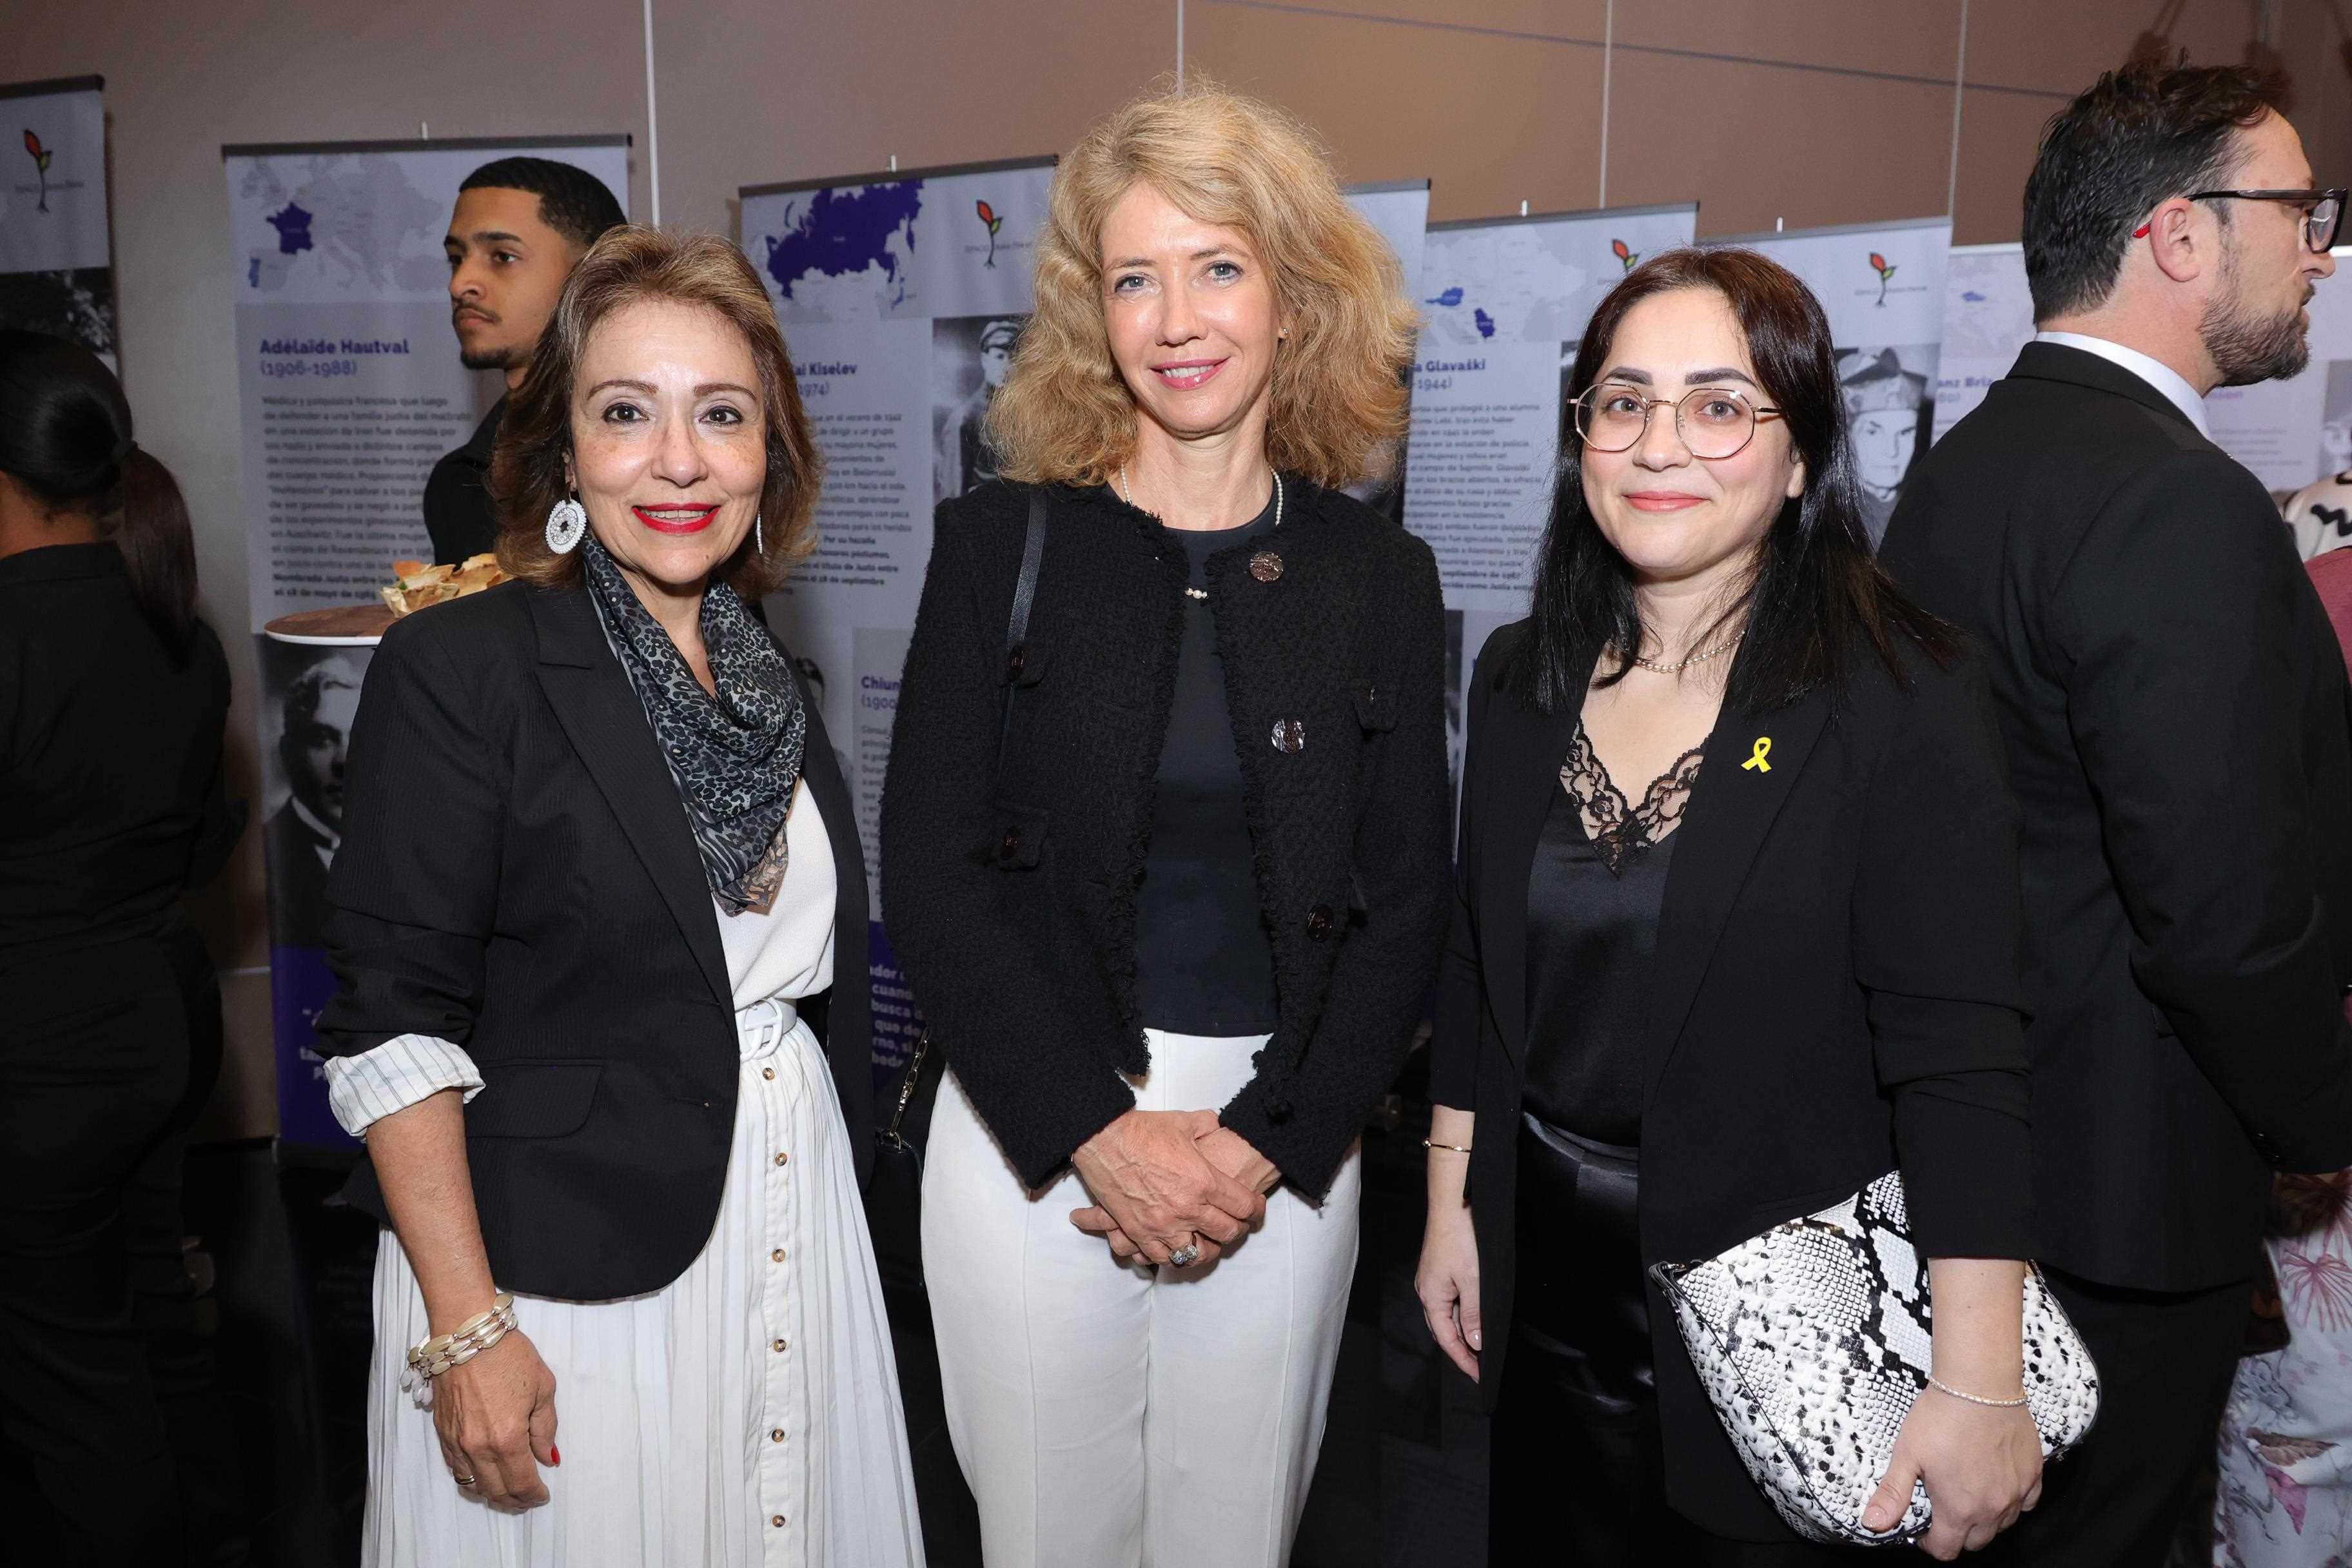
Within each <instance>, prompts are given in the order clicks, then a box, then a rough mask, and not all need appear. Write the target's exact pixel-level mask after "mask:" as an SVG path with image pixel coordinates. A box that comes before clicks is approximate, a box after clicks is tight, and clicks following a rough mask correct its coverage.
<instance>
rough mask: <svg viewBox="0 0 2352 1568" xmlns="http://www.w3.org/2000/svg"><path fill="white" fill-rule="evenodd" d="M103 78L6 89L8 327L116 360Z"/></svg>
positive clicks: (1, 99)
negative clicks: (49, 336)
mask: <svg viewBox="0 0 2352 1568" xmlns="http://www.w3.org/2000/svg"><path fill="white" fill-rule="evenodd" d="M105 86H106V79H105V78H103V77H95V76H86V77H72V78H68V79H64V80H60V81H28V82H21V83H18V84H16V86H13V87H0V128H4V129H5V134H6V138H7V145H6V146H5V148H0V160H5V163H0V167H5V169H6V170H7V174H6V176H5V178H0V327H16V328H23V329H26V330H29V331H37V332H49V333H54V334H55V335H56V336H58V337H61V338H71V339H73V340H74V342H78V343H80V344H82V345H83V346H84V347H85V348H88V349H89V350H91V351H92V352H93V353H96V354H98V356H99V357H100V358H101V359H103V360H105V361H106V363H108V364H109V365H110V366H113V365H115V363H116V358H115V342H114V267H113V253H112V247H111V243H110V231H109V229H108V227H107V216H106V103H105V100H104V99H103V97H101V89H104V87H105Z"/></svg>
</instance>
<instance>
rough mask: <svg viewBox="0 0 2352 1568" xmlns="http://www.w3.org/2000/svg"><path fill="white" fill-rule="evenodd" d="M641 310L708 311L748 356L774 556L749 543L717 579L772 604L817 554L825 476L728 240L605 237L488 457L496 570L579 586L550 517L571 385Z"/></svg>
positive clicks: (795, 388) (637, 230) (787, 360)
mask: <svg viewBox="0 0 2352 1568" xmlns="http://www.w3.org/2000/svg"><path fill="white" fill-rule="evenodd" d="M640 300H674V301H676V302H677V303H678V304H681V305H696V306H699V307H701V308H702V309H704V310H710V311H713V312H715V313H716V314H718V315H719V316H721V317H723V318H724V319H725V320H726V321H729V322H730V324H732V325H733V327H734V328H735V330H736V331H739V332H741V333H742V334H743V339H744V342H747V343H748V344H749V345H750V346H751V363H753V364H755V365H757V366H758V367H759V372H760V405H761V408H762V409H763V410H765V412H766V416H767V421H768V483H767V488H766V489H765V490H764V491H763V492H762V493H761V498H760V519H761V527H760V529H759V532H760V533H762V534H764V535H765V536H766V538H767V549H766V550H764V551H762V550H760V549H758V548H756V545H755V542H754V541H753V539H751V538H748V537H747V538H746V539H745V540H744V541H743V544H742V548H741V549H740V550H738V551H737V552H736V553H735V556H734V559H732V560H731V561H730V562H728V563H725V564H724V565H723V566H721V567H720V568H719V571H718V573H716V574H714V575H717V576H719V577H720V578H722V579H723V580H724V581H725V582H726V583H727V584H728V585H729V586H730V587H731V588H733V589H734V590H735V592H736V593H738V594H740V595H742V596H743V597H744V598H746V599H757V598H759V597H760V596H761V595H763V594H771V593H773V592H774V591H775V590H776V589H778V588H780V587H782V585H783V582H784V579H785V578H786V577H787V576H789V575H790V574H791V573H792V569H793V564H794V563H796V562H798V561H800V560H801V559H802V558H803V557H804V556H806V555H807V554H808V553H809V552H810V551H812V550H814V549H815V548H816V497H817V482H818V479H819V478H820V477H821V476H822V474H823V472H824V462H823V459H821V458H819V457H818V456H817V450H816V441H815V438H814V437H812V436H811V435H810V434H809V423H808V415H807V413H806V412H805V411H804V410H803V408H802V407H801V392H800V384H799V383H797V382H796V381H794V380H793V361H792V355H791V354H790V353H788V352H787V351H786V350H785V348H784V335H783V333H782V331H778V330H777V327H776V313H775V311H774V310H772V308H771V307H770V306H769V304H768V296H767V292H766V290H764V289H761V287H760V279H759V275H758V274H757V273H755V272H753V271H752V270H751V263H750V262H749V261H747V260H745V259H744V258H743V253H742V252H741V251H740V250H738V249H736V248H735V247H733V246H731V245H730V244H728V243H727V242H726V241H725V240H723V239H721V238H719V237H718V236H716V235H710V234H689V235H669V234H664V233H662V232H660V231H659V230H657V229H651V228H645V227H640V226H635V225H629V226H623V227H620V228H615V229H612V230H609V231H607V232H606V234H605V235H604V237H603V238H602V239H599V240H598V241H597V242H596V243H595V244H594V245H593V246H591V247H589V249H588V254H587V255H585V256H583V257H582V258H580V264H579V265H578V266H577V267H574V268H572V276H571V278H570V279H569V280H567V281H566V282H565V283H564V285H563V293H562V297H561V298H559V299H558V300H556V302H555V314H554V316H553V317H552V318H551V319H550V320H549V321H548V323H547V330H546V331H544V332H542V333H541V334H540V339H539V348H538V350H537V352H536V353H533V354H532V355H531V360H530V370H529V371H528V372H526V373H525V374H524V375H523V378H522V384H521V385H520V386H519V387H517V388H516V389H515V390H514V393H513V395H511V396H510V397H509V398H508V400H507V412H506V417H505V418H504V419H503V420H501V421H500V422H499V441H498V447H497V448H496V449H495V450H494V451H493V453H492V454H491V458H490V497H491V499H492V500H494V501H495V502H496V503H497V505H498V510H499V565H500V566H503V567H504V568H506V570H507V571H509V573H512V574H514V575H515V576H518V577H520V578H523V579H525V580H526V581H529V582H532V583H536V584H539V585H540V586H541V587H544V588H558V587H570V586H572V584H576V583H578V582H579V581H580V561H579V557H578V556H577V555H558V554H557V553H555V552H553V551H551V550H550V549H549V548H548V547H547V514H548V511H549V510H550V509H551V508H552V507H553V506H554V505H555V503H556V502H557V501H560V500H563V499H564V498H565V497H566V496H568V495H570V494H571V493H572V492H571V489H570V488H569V487H568V486H567V485H566V484H565V482H564V478H563V465H564V459H565V458H569V457H570V456H571V455H572V392H573V383H574V382H575V381H576V380H577V379H578V375H579V370H580V361H581V359H582V357H583V354H584V353H586V350H587V347H588V339H589V335H590V334H591V333H593V331H595V330H596V328H597V326H598V325H599V324H600V323H601V322H603V321H604V319H605V318H606V317H607V316H610V315H611V314H612V313H613V312H614V311H615V310H619V309H621V308H622V307H623V306H625V305H634V304H635V303H637V302H638V301H640Z"/></svg>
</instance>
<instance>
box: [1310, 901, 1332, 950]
mask: <svg viewBox="0 0 2352 1568" xmlns="http://www.w3.org/2000/svg"><path fill="white" fill-rule="evenodd" d="M1330 934H1331V906H1330V905H1328V904H1318V905H1316V906H1315V907H1314V908H1313V909H1311V910H1307V940H1308V941H1309V942H1321V941H1323V940H1324V939H1325V938H1327V937H1328V936H1329V935H1330Z"/></svg>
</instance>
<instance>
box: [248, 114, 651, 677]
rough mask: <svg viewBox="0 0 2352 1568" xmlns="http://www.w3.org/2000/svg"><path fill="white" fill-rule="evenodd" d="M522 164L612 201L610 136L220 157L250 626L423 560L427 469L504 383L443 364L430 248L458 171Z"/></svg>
mask: <svg viewBox="0 0 2352 1568" xmlns="http://www.w3.org/2000/svg"><path fill="white" fill-rule="evenodd" d="M519 155H529V156H531V157H537V158H551V159H555V160H558V161H560V162H562V163H574V164H577V165H579V166H580V167H582V168H583V169H586V170H587V171H588V172H589V173H591V174H594V175H595V176H596V177H597V178H598V179H601V180H603V181H604V184H606V185H607V186H609V187H610V188H611V189H612V191H613V194H614V196H615V197H617V198H618V199H619V200H620V201H621V204H622V210H623V211H626V210H627V206H628V197H627V193H628V188H629V174H628V156H629V153H628V138H627V137H625V136H617V135H616V136H597V137H543V138H523V139H517V140H480V141H474V140H467V141H440V142H310V143H305V144H292V145H276V146H243V147H224V148H222V149H221V159H222V163H223V164H224V166H225V168H226V174H227V180H228V209H229V260H230V265H231V275H230V277H229V279H227V281H228V284H229V288H230V290H231V297H232V299H234V300H235V301H236V379H237V405H238V406H237V413H238V417H239V424H240V434H241V437H242V440H241V443H240V455H241V458H242V468H243V495H244V500H245V516H246V541H247V549H246V561H247V582H248V584H249V585H250V609H251V614H252V617H253V629H254V630H255V631H259V630H260V629H261V628H262V627H263V626H266V625H267V624H268V623H269V622H270V621H272V620H274V619H276V618H277V617H278V616H283V615H287V614H289V613H291V612H293V611H296V610H310V609H322V608H325V607H328V606H330V605H354V604H364V603H370V602H373V600H374V598H375V596H376V589H377V587H378V586H379V585H381V584H384V583H388V582H390V581H391V580H392V563H393V562H394V561H395V560H400V559H410V560H416V561H429V560H431V559H432V558H433V552H432V545H431V543H430V542H429V541H428V540H427V538H426V536H425V514H424V511H423V510H422V507H421V502H422V498H423V496H424V494H425V478H426V476H427V475H429V474H430V473H431V472H432V468H433V465H434V463H435V462H436V461H438V460H439V458H440V457H441V455H442V454H443V453H445V452H448V451H450V450H452V449H454V448H456V447H461V446H463V445H464V444H465V443H466V441H467V437H470V436H472V434H473V432H474V426H475V425H476V424H477V423H478V422H479V421H480V419H481V416H483V415H484V414H485V413H487V412H488V409H489V406H490V405H491V404H492V403H494V402H496V401H497V400H498V397H499V394H500V393H501V392H503V391H504V390H505V383H504V381H503V380H502V379H501V377H500V375H499V373H498V372H496V371H469V370H467V369H466V368H465V366H463V365H462V364H460V363H458V360H457V338H456V336H455V334H454V333H453V332H452V331H451V329H450V325H449V292H448V284H449V264H448V261H447V258H446V257H445V256H444V255H443V253H442V248H441V239H442V236H443V235H444V234H446V232H447V229H448V224H449V215H450V212H451V209H452V208H453V207H454V206H455V205H456V203H457V187H458V185H459V184H462V183H463V182H464V180H465V178H466V176H467V175H468V174H472V173H473V172H474V171H475V170H476V169H478V168H479V167H481V166H482V165H483V164H484V163H490V162H491V161H493V160H495V159H498V158H505V157H514V156H519Z"/></svg>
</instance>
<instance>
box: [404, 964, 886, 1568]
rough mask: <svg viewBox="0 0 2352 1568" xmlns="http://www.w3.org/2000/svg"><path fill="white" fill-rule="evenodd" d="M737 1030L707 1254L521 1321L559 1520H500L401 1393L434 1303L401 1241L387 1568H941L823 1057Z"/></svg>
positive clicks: (773, 1019)
mask: <svg viewBox="0 0 2352 1568" xmlns="http://www.w3.org/2000/svg"><path fill="white" fill-rule="evenodd" d="M736 1025H737V1034H738V1038H739V1043H740V1048H741V1052H742V1067H741V1077H740V1083H739V1092H738V1096H737V1101H736V1112H735V1137H734V1143H733V1147H732V1151H731V1152H730V1156H729V1160H728V1167H727V1187H726V1192H725V1194H724V1196H723V1197H722V1198H721V1199H720V1202H719V1219H718V1223H717V1224H716V1225H715V1226H713V1227H712V1229H711V1233H710V1239H709V1242H708V1243H706V1244H705V1246H704V1247H703V1249H702V1253H701V1256H699V1257H698V1258H696V1259H695V1260H694V1262H693V1263H692V1264H691V1265H690V1266H688V1268H687V1271H686V1272H685V1273H684V1274H683V1275H681V1276H679V1278H678V1279H677V1280H675V1281H673V1282H672V1283H671V1284H669V1285H667V1286H666V1287H665V1288H663V1289H659V1290H656V1291H654V1292H652V1293H650V1294H648V1295H644V1296H632V1297H628V1298H625V1299H624V1300H617V1301H561V1300H551V1299H549V1298H545V1297H536V1296H523V1295H520V1294H519V1295H518V1296H517V1297H516V1299H515V1313H516V1317H517V1319H518V1320H519V1323H520V1329H521V1331H523V1332H524V1333H526V1334H528V1335H530V1341H531V1343H532V1344H533V1345H534V1346H535V1347H536V1348H537V1349H538V1351H539V1353H540V1355H541V1357H542V1358H543V1359H544V1360H545V1361H546V1363H547V1365H548V1368H549V1370H550V1371H551V1372H552V1373H554V1374H555V1384H556V1392H555V1415H556V1423H557V1430H556V1445H557V1447H558V1448H559V1449H560V1450H561V1451H562V1457H563V1462H562V1465H561V1466H560V1467H556V1468H543V1469H542V1470H541V1474H542V1476H543V1477H544V1479H545V1480H546V1482H547V1487H548V1490H549V1492H550V1494H551V1500H550V1501H549V1502H547V1503H546V1504H545V1505H543V1506H541V1507H540V1508H536V1509H532V1510H529V1511H527V1512H522V1513H506V1512H501V1511H499V1510H494V1509H492V1508H490V1507H489V1506H488V1505H487V1504H485V1503H483V1502H482V1501H480V1500H478V1499H477V1498H476V1497H475V1496H474V1495H473V1494H472V1493H470V1492H468V1491H466V1490H463V1489H460V1488H458V1486H457V1484H456V1482H455V1481H454V1480H453V1479H451V1477H450V1474H449V1467H448V1465H447V1464H446V1462H444V1460H443V1459H442V1457H441V1447H440V1443H439V1441H438V1439H437V1438H436V1436H435V1434H434V1429H433V1415H432V1413H431V1411H430V1410H428V1409H425V1408H424V1407H422V1406H421V1405H419V1404H418V1402H417V1398H416V1396H415V1394H413V1393H411V1392H409V1391H407V1390H404V1389H403V1388H402V1386H401V1380H402V1373H403V1371H404V1364H403V1363H404V1356H405V1354H406V1352H407V1348H408V1347H409V1346H410V1345H413V1344H415V1342H417V1341H418V1340H421V1339H423V1338H424V1337H425V1334H426V1332H427V1330H426V1321H425V1300H424V1298H423V1296H422V1295H421V1294H420V1293H419V1292H418V1289H417V1285H416V1277H415V1273H414V1272H412V1271H411V1269H410V1268H409V1264H408V1258H407V1255H406V1254H405V1253H404V1252H403V1251H402V1249H401V1247H400V1243H399V1241H398V1240H397V1239H396V1238H395V1237H394V1235H393V1233H392V1232H391V1231H389V1230H386V1231H385V1232H384V1233H383V1239H382V1241H381V1242H380V1243H379V1245H378V1249H377V1253H376V1271H375V1355H374V1363H373V1368H372V1370H371V1373H370V1376H369V1381H368V1424H369V1443H368V1497H367V1517H366V1524H365V1528H364V1535H363V1544H362V1563H365V1564H367V1565H368V1568H639V1565H643V1568H656V1565H659V1568H685V1565H688V1564H696V1563H702V1564H759V1565H761V1568H902V1565H904V1568H919V1564H921V1563H922V1561H923V1545H922V1534H921V1530H920V1526H919V1521H918V1519H917V1516H916V1510H915V1487H914V1477H913V1471H912V1468H911V1467H910V1466H909V1464H908V1454H907V1428H906V1418H905V1415H904V1414H903V1413H902V1411H901V1409H900V1406H899V1402H898V1369H897V1366H896V1364H895V1363H894V1362H893V1361H892V1359H891V1348H890V1330H889V1323H888V1320H887V1317H886V1316H885V1314H884V1311H883V1306H882V1292H881V1287H880V1285H879V1283H878V1281H877V1279H876V1276H875V1271H874V1248H873V1243H872V1241H871V1239H870V1238H869V1237H868V1236H867V1234H866V1217H865V1212H864V1209H863V1207H862V1205H860V1203H859V1201H858V1194H857V1180H856V1172H855V1169H854V1166H853V1164H852V1162H851V1152H850V1144H849V1138H850V1133H849V1131H848V1129H847V1128H846V1127H845V1125H844V1123H843V1120H842V1115H841V1106H840V1102H839V1100H838V1099H837V1098H836V1097H835V1093H834V1089H833V1079H832V1078H831V1076H830V1074H829V1073H828V1071H827V1069H826V1064H825V1059H824V1053H823V1052H822V1051H821V1050H820V1049H819V1048H818V1046H817V1042H816V1038H815V1037H814V1035H813V1034H811V1033H810V1031H809V1028H808V1026H807V1025H805V1024H803V1023H801V1022H800V1021H799V1020H798V1018H797V1017H796V1016H794V1015H793V1010H792V1007H791V1005H790V1004H788V1003H777V1002H763V1003H761V1004H758V1005H754V1006H751V1007H747V1008H745V1009H743V1010H742V1011H741V1012H740V1013H739V1014H737V1015H736ZM779 1252H781V1253H782V1261H781V1262H778V1261H776V1255H777V1254H778V1253H779Z"/></svg>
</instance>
